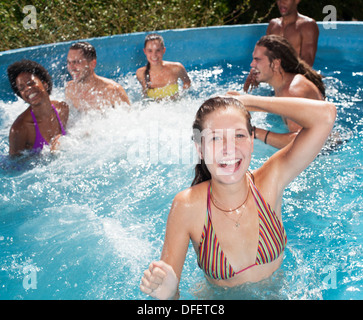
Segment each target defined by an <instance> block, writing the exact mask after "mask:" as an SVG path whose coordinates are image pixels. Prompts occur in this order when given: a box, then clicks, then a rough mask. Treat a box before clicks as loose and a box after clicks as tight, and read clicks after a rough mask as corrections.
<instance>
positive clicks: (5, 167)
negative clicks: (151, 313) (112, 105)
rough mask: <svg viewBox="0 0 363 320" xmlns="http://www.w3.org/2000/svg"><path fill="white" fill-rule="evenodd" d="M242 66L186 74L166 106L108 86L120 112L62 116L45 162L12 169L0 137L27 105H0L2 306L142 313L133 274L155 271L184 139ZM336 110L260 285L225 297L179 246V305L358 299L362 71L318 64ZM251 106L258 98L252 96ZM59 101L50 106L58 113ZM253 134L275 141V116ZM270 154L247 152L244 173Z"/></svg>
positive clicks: (184, 182)
mask: <svg viewBox="0 0 363 320" xmlns="http://www.w3.org/2000/svg"><path fill="white" fill-rule="evenodd" d="M241 65H243V64H242V63H241V64H240V65H239V64H229V63H225V62H221V63H220V64H214V65H207V66H202V67H195V68H194V69H192V70H188V71H189V74H190V77H191V79H192V82H193V86H192V88H191V89H190V90H189V92H188V93H187V94H186V95H184V96H183V97H182V98H181V99H180V100H178V101H176V102H172V103H171V102H161V103H157V102H152V101H145V100H142V99H141V95H140V91H141V89H140V86H139V84H138V83H137V81H136V78H135V76H134V74H132V73H129V74H127V75H126V76H125V77H122V78H119V79H115V80H117V81H118V82H120V83H121V84H122V85H123V86H124V88H125V89H126V91H127V92H128V94H129V97H130V99H131V101H132V103H133V105H132V110H131V111H128V110H125V109H124V108H116V109H109V110H105V111H104V112H103V113H102V114H101V113H99V112H95V113H89V114H87V115H80V114H78V113H77V112H75V111H72V112H71V114H70V120H69V124H68V135H67V136H65V137H62V140H61V147H60V150H58V151H57V152H56V153H55V154H50V152H49V150H43V152H42V154H41V155H39V156H34V157H28V156H26V155H25V156H24V157H21V158H20V159H17V160H11V159H9V158H8V156H7V152H8V133H9V128H10V126H11V124H12V123H13V121H14V120H15V118H16V117H17V115H18V114H20V113H21V112H22V111H23V110H24V109H25V108H26V105H25V103H24V102H23V101H22V100H17V101H15V102H4V101H0V155H1V156H0V157H1V158H0V179H1V184H0V188H1V192H0V210H1V213H0V217H1V218H0V299H148V298H147V297H146V296H145V295H143V294H142V293H141V292H140V290H139V283H140V279H141V276H142V273H143V271H144V270H145V269H146V268H147V267H148V265H149V263H150V262H151V261H152V260H156V259H159V257H160V253H161V249H162V245H163V238H164V231H165V224H166V219H167V215H168V212H169V209H170V205H171V202H172V199H173V197H174V196H175V194H176V193H177V192H178V191H180V190H182V189H184V188H186V187H188V186H189V185H190V183H191V180H192V178H193V168H194V163H195V161H196V154H195V152H194V146H193V144H192V141H191V139H190V138H191V133H192V132H191V125H192V121H193V117H194V115H195V112H196V110H197V109H198V108H199V106H200V105H201V103H202V102H203V101H204V100H205V99H207V98H208V97H210V96H211V95H215V94H223V93H225V92H226V91H227V90H238V91H241V90H242V87H243V83H244V80H245V78H246V76H247V74H248V70H246V69H243V68H242V67H241ZM315 68H316V69H318V70H320V71H321V72H322V73H323V74H324V76H325V78H324V81H325V83H326V85H327V99H328V100H330V101H333V102H335V103H336V105H337V107H338V118H337V123H336V127H335V130H336V131H338V132H339V133H340V135H341V136H342V140H343V142H342V143H341V144H340V145H338V146H336V147H334V148H333V149H332V150H326V151H324V152H322V154H321V155H319V156H318V157H317V158H316V160H315V161H314V162H313V163H312V164H311V165H310V166H309V167H308V168H307V169H306V170H305V171H304V172H303V173H302V174H301V175H300V176H299V177H298V178H297V179H296V180H295V181H294V182H292V183H291V185H290V186H289V187H288V188H287V189H286V192H285V195H284V202H283V210H282V211H283V220H284V225H285V228H286V231H287V235H288V245H287V248H286V250H285V257H284V260H283V263H282V266H281V268H280V269H279V270H278V271H277V272H276V273H275V274H274V275H273V276H272V277H271V278H269V279H266V280H264V281H262V282H259V283H256V284H246V285H243V286H241V287H238V288H233V289H224V288H218V287H214V286H212V285H210V284H208V283H207V281H206V280H205V278H204V276H203V272H202V271H201V270H200V269H199V268H198V266H197V262H196V256H195V253H194V251H193V249H192V247H191V246H190V250H189V251H188V254H187V258H186V262H185V266H184V270H183V274H182V280H181V285H180V289H181V298H182V299H358V298H360V299H361V298H362V297H363V293H362V290H363V279H362V278H363V272H362V253H363V252H362V251H363V249H362V243H363V241H362V240H363V238H362V231H363V230H362V212H363V205H362V203H363V201H362V200H363V199H362V177H363V167H362V136H363V123H362V118H363V111H362V110H363V103H362V100H363V92H362V91H363V90H362V89H361V88H363V70H362V68H361V66H357V65H353V64H350V63H345V64H344V65H342V64H339V63H334V62H329V65H326V61H323V60H320V61H319V60H318V61H316V64H315ZM254 94H261V95H270V94H271V89H270V88H269V87H268V86H267V85H261V86H260V88H258V89H256V90H255V91H254ZM63 96H64V90H63V87H56V88H55V90H54V92H53V96H52V98H53V99H60V100H62V99H63ZM253 123H254V124H255V125H257V126H261V127H264V128H269V129H272V130H276V131H279V132H283V131H284V130H286V129H285V127H284V125H283V123H282V121H281V119H280V118H279V117H277V116H274V115H265V114H254V115H253ZM274 151H275V149H274V148H272V147H269V146H265V145H264V144H263V143H261V142H260V141H257V140H256V142H255V152H254V155H253V158H252V163H251V168H252V169H254V168H256V167H258V166H260V165H261V164H262V163H263V162H264V161H265V160H266V159H267V158H268V157H269V156H271V155H272V154H273V153H274Z"/></svg>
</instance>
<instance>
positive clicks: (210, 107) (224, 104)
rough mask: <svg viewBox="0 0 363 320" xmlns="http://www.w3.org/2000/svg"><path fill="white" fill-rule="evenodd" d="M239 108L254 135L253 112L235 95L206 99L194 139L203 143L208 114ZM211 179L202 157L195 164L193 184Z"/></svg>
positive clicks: (200, 111) (194, 128) (198, 117)
mask: <svg viewBox="0 0 363 320" xmlns="http://www.w3.org/2000/svg"><path fill="white" fill-rule="evenodd" d="M231 107H233V108H237V109H238V110H240V111H241V112H242V114H243V116H244V117H245V119H246V124H247V130H248V133H249V134H250V135H252V131H253V129H252V128H253V127H252V125H251V114H250V113H249V112H248V111H247V109H246V108H245V106H244V105H243V103H242V102H240V101H239V100H237V99H235V98H233V97H213V98H210V99H208V100H206V101H205V102H204V103H203V104H202V105H201V107H200V108H199V110H198V111H197V113H196V116H195V120H194V123H193V141H194V142H196V143H198V144H201V142H202V131H203V130H204V122H205V118H206V116H208V115H209V114H211V113H212V112H214V111H216V110H219V109H222V108H223V109H228V108H231ZM210 179H211V175H210V172H209V170H208V168H207V166H206V164H205V162H204V159H200V163H197V164H196V166H195V175H194V180H193V182H192V186H194V185H196V184H199V183H201V182H203V181H207V180H210Z"/></svg>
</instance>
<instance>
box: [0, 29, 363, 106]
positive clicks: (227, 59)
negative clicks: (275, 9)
mask: <svg viewBox="0 0 363 320" xmlns="http://www.w3.org/2000/svg"><path fill="white" fill-rule="evenodd" d="M318 26H319V29H320V36H319V42H318V51H317V57H316V60H319V59H322V60H323V61H324V59H329V57H331V56H334V59H335V60H336V59H338V60H342V61H349V62H352V63H354V64H358V65H360V64H361V55H362V49H363V42H362V39H363V22H336V25H335V27H336V28H330V27H331V26H332V25H327V24H325V23H323V22H318ZM266 28H267V24H266V23H264V24H250V25H234V26H218V27H206V28H193V29H175V30H164V31H158V33H160V34H161V35H162V36H163V37H164V40H165V44H166V48H167V49H166V54H165V56H164V59H165V60H169V61H179V62H181V63H182V64H183V65H184V66H185V67H186V68H187V69H189V70H190V69H192V68H195V67H198V66H208V65H213V64H218V63H221V62H224V63H231V64H233V63H238V64H239V65H241V66H242V67H243V68H245V69H246V70H248V68H249V64H250V62H251V54H252V51H253V48H254V46H255V43H256V42H257V40H258V39H259V38H260V37H261V36H263V35H264V34H265V33H266ZM148 33H150V32H139V33H132V34H121V35H115V36H108V37H100V38H91V39H86V41H88V42H90V43H91V44H92V45H94V46H95V48H96V51H97V68H96V72H97V74H99V75H102V76H105V77H110V78H114V79H117V78H119V77H120V76H122V75H125V74H127V73H129V72H132V73H134V72H135V71H136V69H137V68H138V67H140V66H142V65H145V63H146V59H145V56H144V53H143V45H144V39H145V35H146V34H148ZM73 42H75V41H69V42H61V43H56V44H49V45H41V46H35V47H28V48H21V49H15V50H8V51H4V52H0V99H2V100H3V101H12V100H15V99H16V97H15V95H14V94H13V92H12V91H11V88H10V85H9V81H8V78H7V73H6V69H7V67H8V66H9V65H10V64H12V63H13V62H15V61H18V60H21V59H30V60H35V61H37V62H39V63H40V64H42V65H43V66H44V67H46V68H47V69H48V71H49V73H50V74H51V76H52V78H53V82H54V85H55V86H62V85H63V84H64V82H65V81H67V80H70V76H69V74H68V72H67V68H66V58H67V53H68V49H69V47H70V45H71V44H72V43H73Z"/></svg>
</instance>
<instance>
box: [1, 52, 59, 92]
mask: <svg viewBox="0 0 363 320" xmlns="http://www.w3.org/2000/svg"><path fill="white" fill-rule="evenodd" d="M7 71H8V77H9V82H10V85H11V88H12V89H13V91H14V92H15V94H17V95H18V96H19V97H21V94H20V91H19V89H18V87H17V85H16V78H17V77H18V76H19V74H21V73H30V74H33V75H35V76H36V77H37V78H39V80H40V81H41V82H42V83H46V84H47V86H48V88H47V92H48V94H49V95H50V94H51V92H52V88H53V82H52V77H51V76H50V75H49V73H48V71H47V70H46V69H45V68H44V67H43V66H42V65H40V64H39V63H37V62H35V61H32V60H26V59H23V60H20V61H17V62H15V63H13V64H11V65H10V66H9V67H8V70H7Z"/></svg>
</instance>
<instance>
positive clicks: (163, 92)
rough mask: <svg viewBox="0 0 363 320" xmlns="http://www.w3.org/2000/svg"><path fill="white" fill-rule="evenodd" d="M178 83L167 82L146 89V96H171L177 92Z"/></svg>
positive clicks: (156, 97)
mask: <svg viewBox="0 0 363 320" xmlns="http://www.w3.org/2000/svg"><path fill="white" fill-rule="evenodd" d="M178 91H179V85H178V84H177V83H174V84H168V85H166V86H165V87H161V88H153V89H147V96H148V97H149V98H152V99H162V98H166V97H171V96H173V95H175V94H176V93H178Z"/></svg>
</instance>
